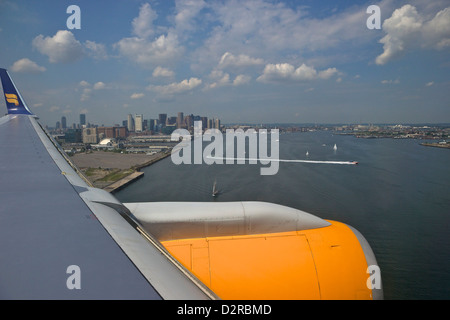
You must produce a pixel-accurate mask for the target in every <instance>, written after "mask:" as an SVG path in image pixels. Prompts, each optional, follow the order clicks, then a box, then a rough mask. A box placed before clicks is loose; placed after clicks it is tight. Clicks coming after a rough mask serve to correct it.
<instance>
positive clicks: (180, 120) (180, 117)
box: [177, 112, 184, 128]
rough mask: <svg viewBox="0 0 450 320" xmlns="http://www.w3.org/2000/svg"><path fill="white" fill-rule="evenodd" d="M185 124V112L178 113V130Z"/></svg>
mask: <svg viewBox="0 0 450 320" xmlns="http://www.w3.org/2000/svg"><path fill="white" fill-rule="evenodd" d="M183 124H184V116H183V112H178V117H177V128H181V127H182V126H183Z"/></svg>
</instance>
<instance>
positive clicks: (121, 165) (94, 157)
mask: <svg viewBox="0 0 450 320" xmlns="http://www.w3.org/2000/svg"><path fill="white" fill-rule="evenodd" d="M170 154H171V150H166V151H164V152H159V153H157V154H154V155H151V156H150V159H149V157H148V156H146V155H143V154H120V153H111V152H104V151H100V152H94V153H85V154H77V155H75V156H74V157H71V159H70V160H71V162H73V163H74V164H75V165H76V167H78V168H79V169H80V171H81V172H80V173H82V175H83V176H84V178H85V179H87V180H88V181H89V182H90V184H91V185H92V186H93V187H95V188H99V189H103V190H106V191H107V192H109V193H114V192H115V191H118V190H120V189H122V188H123V187H125V186H127V185H129V184H131V183H133V182H134V181H136V180H138V179H139V178H141V177H142V176H143V175H144V172H142V171H140V170H141V169H142V168H145V167H148V166H150V165H152V164H154V163H156V162H158V161H160V160H162V159H165V158H167V157H168V156H170Z"/></svg>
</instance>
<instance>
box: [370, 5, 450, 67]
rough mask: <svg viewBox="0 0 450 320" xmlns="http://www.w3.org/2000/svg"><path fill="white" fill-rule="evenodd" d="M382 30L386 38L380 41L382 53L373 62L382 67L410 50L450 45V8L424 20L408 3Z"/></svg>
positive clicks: (387, 21)
mask: <svg viewBox="0 0 450 320" xmlns="http://www.w3.org/2000/svg"><path fill="white" fill-rule="evenodd" d="M382 29H383V30H384V31H385V32H386V36H384V37H383V38H382V39H381V40H380V43H382V44H383V50H384V51H383V53H382V54H380V55H379V56H378V57H377V58H376V60H375V62H376V63H377V64H379V65H384V64H386V63H388V62H389V61H391V60H393V59H395V58H397V57H399V56H402V55H403V54H405V52H407V51H410V50H414V49H418V48H425V49H430V48H433V49H443V48H445V47H448V46H450V7H449V8H446V9H444V10H441V11H439V12H438V13H437V14H436V15H435V16H434V17H433V18H432V19H431V20H429V21H425V18H424V17H423V16H422V15H420V14H419V13H418V12H417V9H416V7H414V6H412V5H409V4H407V5H404V6H403V7H401V8H399V9H396V10H395V11H394V12H393V13H392V16H391V17H390V18H388V19H386V20H385V21H384V23H383V27H382Z"/></svg>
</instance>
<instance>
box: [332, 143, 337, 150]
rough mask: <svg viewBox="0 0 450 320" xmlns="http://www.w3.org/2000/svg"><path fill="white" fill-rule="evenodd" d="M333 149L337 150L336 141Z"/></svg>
mask: <svg viewBox="0 0 450 320" xmlns="http://www.w3.org/2000/svg"><path fill="white" fill-rule="evenodd" d="M333 150H334V151H336V150H337V145H336V143H335V144H334V147H333Z"/></svg>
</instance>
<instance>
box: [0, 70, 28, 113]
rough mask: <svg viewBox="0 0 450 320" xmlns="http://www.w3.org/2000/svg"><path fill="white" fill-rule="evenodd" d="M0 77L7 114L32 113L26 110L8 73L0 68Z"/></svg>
mask: <svg viewBox="0 0 450 320" xmlns="http://www.w3.org/2000/svg"><path fill="white" fill-rule="evenodd" d="M0 77H1V79H2V85H3V93H4V94H5V101H6V107H7V108H8V114H28V115H33V113H32V112H31V111H30V109H28V107H27V105H26V103H25V101H24V100H23V98H22V96H21V95H20V93H19V90H17V88H16V86H15V84H14V82H13V81H12V79H11V77H10V75H9V73H8V71H6V69H2V68H0Z"/></svg>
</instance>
